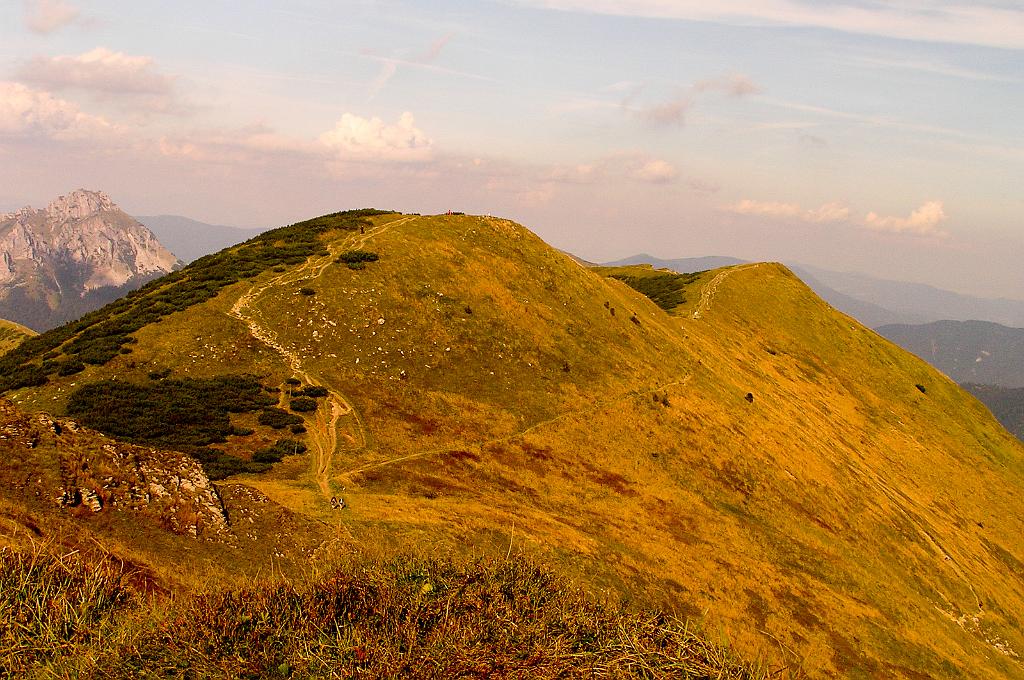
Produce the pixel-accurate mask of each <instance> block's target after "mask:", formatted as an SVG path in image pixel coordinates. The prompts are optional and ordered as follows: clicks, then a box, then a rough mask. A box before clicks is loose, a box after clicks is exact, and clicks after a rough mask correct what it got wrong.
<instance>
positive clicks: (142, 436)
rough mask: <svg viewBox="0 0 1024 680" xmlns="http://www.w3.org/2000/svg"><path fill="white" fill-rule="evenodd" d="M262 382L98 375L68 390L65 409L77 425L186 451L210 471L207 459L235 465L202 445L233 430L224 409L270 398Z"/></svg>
mask: <svg viewBox="0 0 1024 680" xmlns="http://www.w3.org/2000/svg"><path fill="white" fill-rule="evenodd" d="M262 387H263V386H262V385H261V384H260V382H259V379H257V378H256V377H255V376H251V375H226V376H219V377H216V378H187V379H183V380H170V379H165V380H162V381H160V382H159V383H155V384H154V383H149V384H145V385H137V384H135V383H129V382H125V381H123V380H103V381H99V382H95V383H91V384H88V385H84V386H82V387H80V388H79V389H77V390H75V391H74V392H72V393H71V395H70V397H69V399H68V406H67V410H68V414H69V415H71V416H74V417H75V418H76V419H77V420H78V421H79V422H81V423H82V424H83V425H85V426H87V427H91V428H92V429H94V430H99V431H100V432H103V433H104V434H107V435H109V436H112V437H115V438H117V439H122V440H125V441H130V442H134V443H137V444H145V445H149V446H156V447H161V448H168V449H175V450H178V451H182V452H184V453H188V454H189V455H192V456H193V457H195V458H197V459H198V460H199V461H200V462H202V463H203V465H204V468H206V469H207V474H212V472H211V470H212V468H210V467H208V466H207V462H210V461H219V462H217V465H218V466H219V467H217V470H220V471H221V472H223V471H224V470H228V469H234V468H232V467H231V466H234V465H236V464H235V463H233V462H231V461H227V462H225V461H224V460H220V457H223V456H224V455H226V454H224V453H223V452H220V451H217V450H216V449H205V448H204V447H206V446H207V445H209V444H214V443H218V442H223V441H226V440H227V437H229V436H232V435H238V434H239V430H238V428H235V427H233V426H232V425H231V421H230V416H229V414H230V413H245V412H255V411H257V410H260V409H262V408H264V407H265V406H267V405H268V404H272V403H274V399H273V398H272V397H269V396H267V395H266V394H265V393H264V392H263V389H262ZM286 415H287V414H286ZM211 451H212V452H213V453H210V452H211ZM239 460H240V459H239ZM242 462H243V463H244V461H242ZM250 471H251V470H250Z"/></svg>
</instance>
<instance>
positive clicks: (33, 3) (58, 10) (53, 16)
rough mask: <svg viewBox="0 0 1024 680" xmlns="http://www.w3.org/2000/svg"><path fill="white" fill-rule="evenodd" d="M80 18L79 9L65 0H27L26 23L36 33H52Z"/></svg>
mask: <svg viewBox="0 0 1024 680" xmlns="http://www.w3.org/2000/svg"><path fill="white" fill-rule="evenodd" d="M77 18H78V9H77V8H76V7H74V6H72V5H69V4H68V3H66V2H64V0H25V25H26V26H28V28H29V29H30V30H32V31H35V32H36V33H51V32H53V31H56V30H57V29H58V28H61V27H62V26H66V25H68V24H69V23H71V22H72V21H74V20H75V19H77Z"/></svg>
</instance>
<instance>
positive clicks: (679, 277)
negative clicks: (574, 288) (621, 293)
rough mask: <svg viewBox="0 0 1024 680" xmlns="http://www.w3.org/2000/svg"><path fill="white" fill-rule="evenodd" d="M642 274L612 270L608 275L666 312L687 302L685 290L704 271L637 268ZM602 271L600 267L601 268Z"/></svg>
mask: <svg viewBox="0 0 1024 680" xmlns="http://www.w3.org/2000/svg"><path fill="white" fill-rule="evenodd" d="M636 269H637V270H638V271H639V272H640V273H642V275H640V276H634V275H632V274H626V273H620V272H619V271H616V270H612V272H611V273H608V274H607V276H609V277H610V278H613V279H618V280H619V281H622V282H623V283H624V284H626V285H627V286H629V287H630V288H632V289H633V290H635V291H637V292H639V293H642V294H643V295H645V296H647V297H648V298H650V299H651V301H653V302H654V304H656V305H658V306H659V307H661V308H662V309H664V310H665V311H666V312H671V311H672V310H673V309H675V308H676V307H678V306H679V305H681V304H683V303H684V302H686V295H685V294H684V291H685V290H686V287H687V286H688V285H690V284H691V283H693V282H694V281H696V280H697V279H698V278H699V277H700V275H701V274H702V272H696V273H693V274H673V273H670V272H654V273H648V272H646V271H644V270H640V269H639V268H636ZM599 271H600V269H599Z"/></svg>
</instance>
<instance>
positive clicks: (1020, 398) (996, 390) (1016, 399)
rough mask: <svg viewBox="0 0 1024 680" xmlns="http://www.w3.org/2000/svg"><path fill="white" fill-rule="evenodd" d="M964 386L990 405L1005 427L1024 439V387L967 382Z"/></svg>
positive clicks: (1018, 437)
mask: <svg viewBox="0 0 1024 680" xmlns="http://www.w3.org/2000/svg"><path fill="white" fill-rule="evenodd" d="M963 388H964V389H965V390H967V391H968V392H970V393H971V394H973V395H974V396H975V397H977V398H978V400H979V401H980V402H981V403H983V404H985V406H988V409H989V410H990V411H992V415H994V416H995V417H996V420H998V421H999V422H1000V423H1002V425H1003V427H1005V428H1006V429H1007V430H1009V431H1010V432H1012V433H1013V434H1015V435H1017V439H1020V440H1021V441H1024V388H1021V387H1017V388H1010V387H999V386H998V385H976V384H974V383H967V384H965V385H963Z"/></svg>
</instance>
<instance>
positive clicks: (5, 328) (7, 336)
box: [0, 319, 36, 354]
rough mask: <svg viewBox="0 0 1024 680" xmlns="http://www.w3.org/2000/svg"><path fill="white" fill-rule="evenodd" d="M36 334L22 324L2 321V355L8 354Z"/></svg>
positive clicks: (0, 323)
mask: <svg viewBox="0 0 1024 680" xmlns="http://www.w3.org/2000/svg"><path fill="white" fill-rule="evenodd" d="M33 335H36V332H35V331H34V330H32V329H31V328H26V327H24V326H22V325H21V324H20V323H15V322H14V321H8V320H7V319H0V354H4V353H6V352H7V351H8V350H10V349H13V348H15V347H17V346H18V345H20V344H21V341H22V340H24V339H25V338H31V337H32V336H33Z"/></svg>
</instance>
